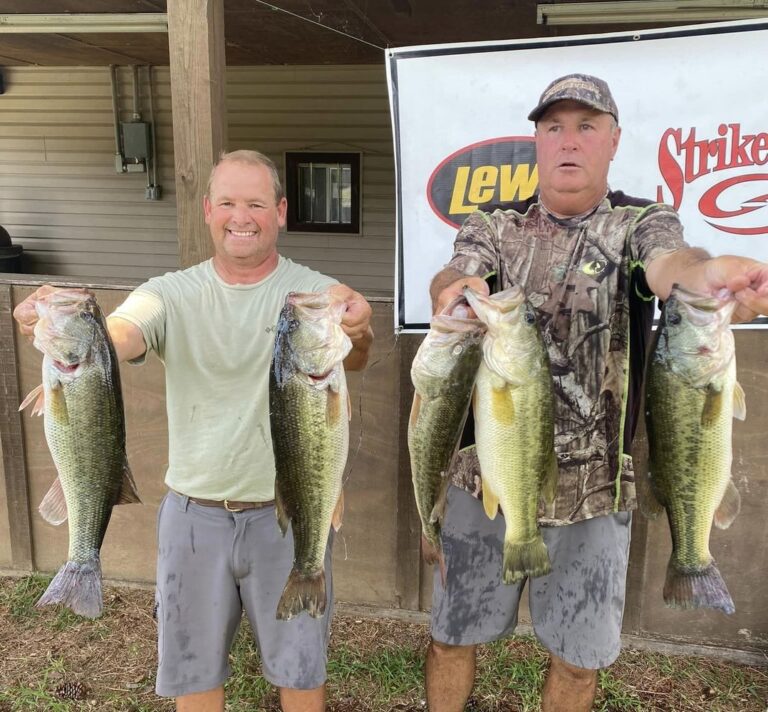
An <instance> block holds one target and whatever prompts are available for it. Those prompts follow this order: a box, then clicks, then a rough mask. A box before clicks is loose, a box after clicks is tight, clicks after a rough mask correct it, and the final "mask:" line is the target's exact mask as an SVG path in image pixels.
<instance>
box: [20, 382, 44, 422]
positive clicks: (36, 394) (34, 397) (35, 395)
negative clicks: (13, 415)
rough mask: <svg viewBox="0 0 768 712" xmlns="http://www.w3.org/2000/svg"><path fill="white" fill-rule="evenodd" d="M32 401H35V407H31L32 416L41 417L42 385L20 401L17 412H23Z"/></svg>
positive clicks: (42, 408) (42, 402)
mask: <svg viewBox="0 0 768 712" xmlns="http://www.w3.org/2000/svg"><path fill="white" fill-rule="evenodd" d="M32 401H35V405H34V406H33V407H32V415H42V414H43V412H44V411H45V391H44V390H43V384H42V383H41V384H40V385H39V386H37V388H33V389H32V390H31V391H30V392H29V393H28V394H27V397H26V398H25V399H24V400H23V401H21V405H20V406H19V410H20V411H21V410H24V408H26V407H27V406H28V405H29V404H30V403H32Z"/></svg>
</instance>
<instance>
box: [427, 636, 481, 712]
mask: <svg viewBox="0 0 768 712" xmlns="http://www.w3.org/2000/svg"><path fill="white" fill-rule="evenodd" d="M476 651H477V646H476V645H445V644H444V643H438V642H437V641H435V640H433V641H431V642H430V645H429V648H428V649H427V707H428V708H429V712H463V711H464V706H465V705H466V704H467V700H468V699H469V696H470V695H471V694H472V688H473V687H474V684H475V655H476Z"/></svg>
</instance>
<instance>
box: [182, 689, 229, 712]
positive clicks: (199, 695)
mask: <svg viewBox="0 0 768 712" xmlns="http://www.w3.org/2000/svg"><path fill="white" fill-rule="evenodd" d="M176 712H224V688H223V687H217V688H216V689H215V690H206V691H205V692H196V693H194V694H192V695H184V696H183V697H177V698H176Z"/></svg>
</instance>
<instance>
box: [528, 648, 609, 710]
mask: <svg viewBox="0 0 768 712" xmlns="http://www.w3.org/2000/svg"><path fill="white" fill-rule="evenodd" d="M596 692H597V670H588V669H586V668H579V667H576V666H575V665H571V664H570V663H567V662H565V660H563V659H562V658H558V657H557V655H551V656H550V663H549V673H548V674H547V680H546V682H545V683H544V691H543V693H542V695H541V712H589V710H591V709H592V704H593V703H594V701H595V693H596Z"/></svg>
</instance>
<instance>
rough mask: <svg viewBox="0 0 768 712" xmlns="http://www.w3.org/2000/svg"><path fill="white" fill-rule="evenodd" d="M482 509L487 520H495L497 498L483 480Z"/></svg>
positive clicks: (497, 506)
mask: <svg viewBox="0 0 768 712" xmlns="http://www.w3.org/2000/svg"><path fill="white" fill-rule="evenodd" d="M483 509H484V510H485V513H486V514H487V515H488V519H495V518H496V513H497V512H498V511H499V498H498V496H497V495H496V493H495V492H494V491H493V490H492V489H491V488H490V487H489V486H488V482H486V481H485V480H483Z"/></svg>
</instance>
